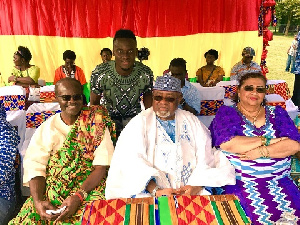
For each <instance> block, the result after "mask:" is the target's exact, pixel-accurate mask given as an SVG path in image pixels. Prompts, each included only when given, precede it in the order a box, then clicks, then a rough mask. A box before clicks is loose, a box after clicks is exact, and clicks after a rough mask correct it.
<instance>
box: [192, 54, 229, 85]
mask: <svg viewBox="0 0 300 225" xmlns="http://www.w3.org/2000/svg"><path fill="white" fill-rule="evenodd" d="M218 57H219V56H218V51H217V50H215V49H210V50H208V51H207V52H205V54H204V58H205V59H206V66H202V67H201V68H200V69H198V71H197V72H196V75H197V78H198V82H199V83H200V84H201V86H203V87H213V86H216V84H217V83H218V82H220V81H222V80H223V77H224V76H225V72H224V70H223V68H222V67H220V66H216V65H214V63H215V61H216V60H217V59H218Z"/></svg>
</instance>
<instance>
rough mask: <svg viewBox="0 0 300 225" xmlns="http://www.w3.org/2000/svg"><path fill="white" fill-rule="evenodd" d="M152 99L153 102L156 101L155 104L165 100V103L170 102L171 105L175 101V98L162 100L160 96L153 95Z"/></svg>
mask: <svg viewBox="0 0 300 225" xmlns="http://www.w3.org/2000/svg"><path fill="white" fill-rule="evenodd" d="M153 99H154V100H155V101H157V102H160V101H161V100H163V99H164V100H165V101H166V102H170V103H172V102H174V101H175V98H172V97H166V98H164V97H163V96H160V95H155V96H153Z"/></svg>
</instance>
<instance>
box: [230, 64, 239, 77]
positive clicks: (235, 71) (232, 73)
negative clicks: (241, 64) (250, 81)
mask: <svg viewBox="0 0 300 225" xmlns="http://www.w3.org/2000/svg"><path fill="white" fill-rule="evenodd" d="M237 72H238V63H237V64H235V65H234V66H233V67H232V69H231V71H230V80H236V78H237Z"/></svg>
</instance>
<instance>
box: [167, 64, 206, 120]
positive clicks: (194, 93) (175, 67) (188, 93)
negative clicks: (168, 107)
mask: <svg viewBox="0 0 300 225" xmlns="http://www.w3.org/2000/svg"><path fill="white" fill-rule="evenodd" d="M169 69H170V72H169V73H170V74H171V75H172V76H173V77H176V78H178V79H179V80H180V82H181V92H182V95H183V98H182V99H181V101H180V105H179V106H178V107H179V108H180V109H184V110H186V111H189V112H191V113H193V114H194V115H196V114H199V113H200V110H201V109H200V108H201V102H200V101H201V100H200V94H199V93H198V90H197V88H196V87H194V86H193V85H192V84H191V83H190V82H189V81H187V80H186V79H185V74H186V72H187V71H186V61H185V60H184V59H182V58H175V59H173V60H172V61H171V62H170V66H169Z"/></svg>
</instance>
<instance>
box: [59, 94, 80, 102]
mask: <svg viewBox="0 0 300 225" xmlns="http://www.w3.org/2000/svg"><path fill="white" fill-rule="evenodd" d="M57 97H60V98H62V100H64V101H70V100H71V98H72V99H73V100H74V101H79V100H81V99H82V95H80V94H77V95H59V96H57Z"/></svg>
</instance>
